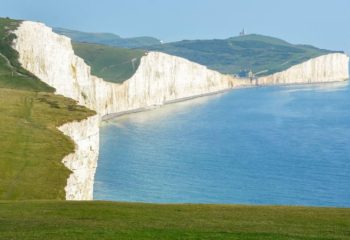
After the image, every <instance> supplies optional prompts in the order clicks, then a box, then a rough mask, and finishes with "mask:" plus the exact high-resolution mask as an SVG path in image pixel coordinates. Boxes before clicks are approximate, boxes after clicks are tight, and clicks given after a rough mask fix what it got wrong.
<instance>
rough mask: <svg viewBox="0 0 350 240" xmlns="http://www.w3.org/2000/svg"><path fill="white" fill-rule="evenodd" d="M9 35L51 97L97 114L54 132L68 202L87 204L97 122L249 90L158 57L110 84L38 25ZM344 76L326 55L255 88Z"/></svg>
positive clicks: (342, 66)
mask: <svg viewBox="0 0 350 240" xmlns="http://www.w3.org/2000/svg"><path fill="white" fill-rule="evenodd" d="M15 34H16V35H17V38H16V39H15V40H14V43H13V47H14V49H16V50H17V51H18V53H19V62H20V63H21V64H22V66H23V67H24V68H25V69H27V70H28V71H30V72H31V73H33V74H35V75H36V76H37V77H39V78H40V79H41V80H42V81H44V82H45V83H47V84H49V85H50V86H52V87H54V88H55V89H56V93H57V94H61V95H63V96H66V97H69V98H72V99H75V100H77V101H78V103H79V104H81V105H84V106H86V107H88V108H90V109H93V110H95V111H96V112H97V113H98V116H95V117H92V118H89V119H88V120H85V121H82V122H73V123H68V124H65V125H63V126H61V127H60V130H61V131H62V132H64V133H65V134H67V135H68V136H70V137H71V138H72V139H73V140H74V142H75V143H76V151H75V153H73V154H70V155H68V156H66V157H65V158H64V160H63V162H64V163H65V165H66V166H67V167H68V168H69V169H71V170H72V172H73V173H72V174H71V176H70V177H69V179H68V181H67V186H66V188H65V189H66V196H67V199H71V200H82V199H85V200H88V199H92V191H93V190H92V188H93V178H94V173H95V169H96V165H97V157H98V127H99V119H100V118H101V117H102V116H104V115H106V114H113V113H120V112H124V111H131V110H136V109H140V108H147V107H150V106H154V105H162V104H164V103H167V102H171V101H174V100H179V99H184V98H189V97H194V96H200V95H203V94H208V93H215V92H219V91H223V90H227V89H230V88H235V87H243V86H251V85H254V84H255V83H254V81H252V82H250V81H247V80H242V79H235V78H233V77H231V76H229V75H223V74H220V73H218V72H216V71H212V70H209V69H207V68H206V67H205V66H202V65H199V64H197V63H193V62H190V61H188V60H186V59H183V58H179V57H175V56H170V55H167V54H164V53H159V52H150V53H148V54H147V56H144V57H142V59H141V62H140V65H139V67H138V69H137V71H136V73H135V74H134V76H132V77H131V78H130V79H128V80H127V81H125V82H124V83H123V84H114V83H110V82H106V81H104V80H103V79H101V78H98V77H95V76H92V75H91V73H90V67H89V66H88V65H87V64H86V63H85V62H84V60H83V59H81V58H79V57H78V56H76V55H75V54H74V51H73V48H72V45H71V42H70V39H69V38H67V37H65V36H60V35H57V34H55V33H53V32H52V30H51V28H49V27H46V26H45V25H44V24H41V23H35V22H29V21H24V22H22V23H21V25H20V26H19V27H18V29H17V30H16V31H15ZM347 71H348V57H347V56H346V55H344V54H329V55H326V56H321V57H318V58H315V59H311V60H309V61H307V62H305V63H302V64H299V65H297V66H294V67H292V68H290V69H288V70H286V71H284V72H281V73H276V74H274V75H272V76H267V77H263V78H260V79H258V83H259V84H261V85H269V84H270V85H272V84H292V83H311V82H319V81H322V82H324V81H339V80H344V79H345V78H348V76H347V75H348V73H347Z"/></svg>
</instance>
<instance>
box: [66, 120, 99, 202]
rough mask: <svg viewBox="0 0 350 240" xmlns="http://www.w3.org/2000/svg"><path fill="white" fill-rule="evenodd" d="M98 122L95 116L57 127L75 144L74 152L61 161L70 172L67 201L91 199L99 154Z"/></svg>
mask: <svg viewBox="0 0 350 240" xmlns="http://www.w3.org/2000/svg"><path fill="white" fill-rule="evenodd" d="M99 121H100V120H99V117H98V116H97V115H96V116H92V117H89V118H88V119H86V120H83V121H80V122H70V123H66V124H64V125H62V126H60V127H59V130H60V131H62V132H63V133H64V134H66V135H67V136H69V137H70V138H71V139H72V140H73V141H74V142H75V152H74V153H71V154H69V155H67V156H66V157H64V159H63V160H62V162H63V163H64V165H65V166H66V167H67V168H68V169H70V170H71V171H72V174H71V175H70V176H69V178H68V180H67V186H66V187H65V191H66V199H67V200H86V199H92V194H93V188H92V186H93V184H94V176H95V172H96V167H97V159H98V153H99Z"/></svg>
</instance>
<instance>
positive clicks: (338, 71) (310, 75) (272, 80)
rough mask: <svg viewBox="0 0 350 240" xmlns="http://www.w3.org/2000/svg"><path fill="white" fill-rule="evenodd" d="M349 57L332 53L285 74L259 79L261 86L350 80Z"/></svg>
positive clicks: (291, 69)
mask: <svg viewBox="0 0 350 240" xmlns="http://www.w3.org/2000/svg"><path fill="white" fill-rule="evenodd" d="M348 64H349V57H348V56H347V55H345V54H342V53H331V54H327V55H323V56H320V57H317V58H313V59H310V60H308V61H306V62H304V63H301V64H298V65H295V66H293V67H291V68H289V69H287V70H285V71H283V72H279V73H275V74H272V75H270V76H266V77H261V78H259V79H258V84H259V85H278V84H295V83H300V84H304V83H316V82H332V81H343V80H347V79H348V78H349V65H348Z"/></svg>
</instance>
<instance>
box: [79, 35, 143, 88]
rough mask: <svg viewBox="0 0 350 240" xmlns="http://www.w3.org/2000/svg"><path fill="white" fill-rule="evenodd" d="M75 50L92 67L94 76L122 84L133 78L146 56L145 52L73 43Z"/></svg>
mask: <svg viewBox="0 0 350 240" xmlns="http://www.w3.org/2000/svg"><path fill="white" fill-rule="evenodd" d="M73 49H74V52H75V54H76V55H78V56H79V57H81V58H83V59H84V61H85V62H86V63H87V64H88V65H90V66H91V72H92V74H93V75H95V76H98V77H100V78H103V79H104V80H106V81H109V82H114V83H122V82H123V81H125V80H128V79H129V78H130V77H132V75H134V73H135V72H136V70H137V68H138V66H139V65H140V59H141V57H142V56H143V55H144V54H145V51H143V50H132V49H125V48H115V47H109V46H104V45H97V44H89V43H76V42H75V43H73Z"/></svg>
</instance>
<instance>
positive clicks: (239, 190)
mask: <svg viewBox="0 0 350 240" xmlns="http://www.w3.org/2000/svg"><path fill="white" fill-rule="evenodd" d="M94 198H95V199H100V200H101V199H102V200H116V201H137V202H157V203H236V204H269V205H270V204H279V205H309V206H310V205H312V206H344V207H350V86H349V84H348V83H347V82H344V83H336V84H324V85H309V86H288V87H264V88H250V89H239V90H233V91H230V92H227V93H224V94H219V95H215V96H208V97H203V98H198V99H194V100H190V101H186V102H182V103H176V104H171V105H167V106H164V107H161V108H158V109H155V110H152V111H147V112H141V113H136V114H130V115H125V116H122V117H119V118H117V119H114V120H111V121H108V122H105V123H104V124H103V126H102V128H101V152H100V157H99V162H98V168H97V173H96V178H95V186H94Z"/></svg>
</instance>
